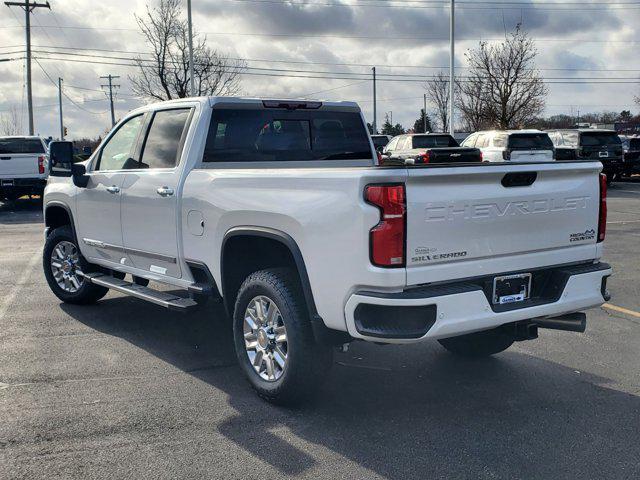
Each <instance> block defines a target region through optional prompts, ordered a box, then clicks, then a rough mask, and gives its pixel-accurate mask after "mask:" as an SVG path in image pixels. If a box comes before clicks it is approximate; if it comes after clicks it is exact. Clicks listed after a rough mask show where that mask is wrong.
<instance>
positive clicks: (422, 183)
mask: <svg viewBox="0 0 640 480" xmlns="http://www.w3.org/2000/svg"><path fill="white" fill-rule="evenodd" d="M71 153H72V149H71V145H70V144H69V143H68V142H54V143H52V145H51V147H50V155H51V162H52V165H53V167H52V172H51V175H52V176H51V177H50V179H49V182H48V185H47V188H46V192H45V201H44V212H45V221H46V244H45V248H44V273H45V275H46V278H47V281H48V283H49V285H50V287H51V289H52V290H53V292H54V293H55V295H57V296H58V298H60V299H61V300H62V301H64V302H70V303H92V302H95V301H97V300H99V299H100V298H101V297H103V296H104V295H105V294H106V293H107V291H108V289H113V290H117V291H120V292H123V293H125V294H129V295H133V296H135V297H138V298H140V299H143V300H147V301H149V302H153V303H155V304H158V305H162V306H164V307H167V308H170V309H174V310H179V311H189V310H190V309H192V308H197V307H198V306H199V305H200V304H201V303H202V302H203V301H204V300H206V299H207V298H208V297H211V298H213V299H217V300H221V301H223V302H224V305H225V306H226V310H227V312H228V314H229V317H230V319H231V320H230V321H233V328H234V336H235V347H236V351H237V356H238V360H239V362H240V365H241V366H242V369H243V370H244V372H245V374H246V375H247V378H248V379H249V381H250V382H251V384H252V385H253V387H254V388H255V389H256V390H257V391H258V393H259V394H260V395H261V396H262V397H264V398H266V399H268V400H271V401H274V402H291V401H296V400H300V399H302V398H304V397H306V396H308V395H309V394H310V393H311V392H312V391H313V390H314V389H315V388H316V387H317V386H318V385H319V384H320V383H321V382H320V381H321V380H322V379H323V378H324V377H325V375H326V373H327V372H328V370H329V368H330V365H331V363H332V357H331V354H332V348H333V347H334V346H340V345H343V344H345V343H347V342H349V341H351V340H353V339H360V340H367V341H372V342H382V343H385V342H386V343H411V342H420V341H424V340H429V339H437V340H439V341H440V343H441V344H442V345H443V346H444V347H445V348H446V349H448V350H450V351H451V352H454V353H457V354H461V355H472V356H482V355H491V354H494V353H498V352H500V351H503V350H505V349H507V348H508V347H509V346H510V345H511V344H512V343H513V342H514V341H518V340H528V339H533V338H536V337H537V329H538V328H556V329H562V330H571V331H584V328H585V315H584V313H580V311H581V310H583V309H587V308H590V307H594V306H597V305H600V304H602V303H603V302H604V301H605V300H606V299H607V298H608V293H607V290H606V280H607V277H609V276H610V275H611V268H610V267H609V265H607V264H605V263H602V262H600V261H599V258H600V256H601V254H602V240H603V239H604V235H605V224H606V200H605V196H606V184H605V183H603V180H602V176H600V175H599V172H600V170H601V169H602V165H601V164H600V163H599V162H594V161H570V162H555V163H539V164H532V163H526V162H520V163H518V164H510V163H482V164H480V163H473V164H461V163H456V164H446V163H443V164H433V165H428V164H427V165H420V166H417V165H415V166H411V165H408V166H391V167H384V166H379V165H378V159H377V155H376V151H375V149H374V146H373V144H372V142H371V140H370V137H369V136H368V134H367V130H366V127H365V121H364V119H363V117H362V114H361V112H360V109H359V108H358V106H357V105H356V104H355V103H350V102H336V103H329V102H322V103H321V102H306V101H289V100H287V101H279V100H258V99H239V98H219V97H216V98H193V99H183V100H176V101H170V102H163V103H157V104H154V105H150V106H147V107H144V108H141V109H138V110H135V111H132V112H131V113H129V114H128V115H127V116H126V117H125V118H124V119H123V120H122V121H121V122H120V123H119V124H118V125H117V126H116V127H115V128H114V129H113V130H112V131H111V133H110V134H109V135H108V136H107V137H106V138H105V139H104V141H103V142H102V144H101V145H100V147H99V148H98V149H97V150H96V152H95V153H94V154H93V155H92V157H91V158H90V159H88V160H87V161H86V162H84V163H81V164H72V163H71ZM150 280H152V281H154V282H157V283H155V284H153V285H155V286H156V288H155V289H152V288H149V286H148V284H149V281H150ZM158 283H159V284H160V286H158ZM161 284H164V285H167V286H170V287H171V290H172V291H176V290H177V291H178V292H179V291H180V290H182V291H183V292H184V295H179V294H176V293H168V292H167V290H168V289H166V288H165V289H162V288H161V287H162V285H161Z"/></svg>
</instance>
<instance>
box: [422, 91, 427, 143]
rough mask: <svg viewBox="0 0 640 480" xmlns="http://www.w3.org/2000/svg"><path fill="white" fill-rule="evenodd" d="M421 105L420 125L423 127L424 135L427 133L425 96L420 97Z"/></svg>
mask: <svg viewBox="0 0 640 480" xmlns="http://www.w3.org/2000/svg"><path fill="white" fill-rule="evenodd" d="M422 104H423V105H424V107H423V110H422V125H423V126H424V133H427V94H426V93H424V94H423V95H422Z"/></svg>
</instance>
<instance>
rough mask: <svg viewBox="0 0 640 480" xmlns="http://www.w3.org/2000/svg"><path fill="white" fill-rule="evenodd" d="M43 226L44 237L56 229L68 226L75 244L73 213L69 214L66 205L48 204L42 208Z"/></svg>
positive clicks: (69, 210) (76, 238)
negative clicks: (44, 228)
mask: <svg viewBox="0 0 640 480" xmlns="http://www.w3.org/2000/svg"><path fill="white" fill-rule="evenodd" d="M44 224H45V227H46V236H49V234H50V233H51V232H52V231H53V230H54V229H56V228H59V227H62V226H64V225H69V226H70V227H71V231H72V232H73V238H74V239H75V240H76V243H77V242H78V236H77V235H76V227H75V222H74V221H73V213H71V209H70V208H69V206H68V205H66V204H64V203H62V202H55V201H53V202H48V203H47V204H46V206H45V207H44Z"/></svg>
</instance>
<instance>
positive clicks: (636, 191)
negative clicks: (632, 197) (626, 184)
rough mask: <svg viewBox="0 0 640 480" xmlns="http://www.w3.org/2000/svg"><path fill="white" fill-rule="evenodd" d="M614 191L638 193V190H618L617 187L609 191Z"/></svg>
mask: <svg viewBox="0 0 640 480" xmlns="http://www.w3.org/2000/svg"><path fill="white" fill-rule="evenodd" d="M614 192H623V193H635V194H636V195H637V194H639V193H640V191H638V190H618V189H616V190H611V193H614Z"/></svg>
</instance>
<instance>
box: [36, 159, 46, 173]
mask: <svg viewBox="0 0 640 480" xmlns="http://www.w3.org/2000/svg"><path fill="white" fill-rule="evenodd" d="M44 160H45V158H44V155H40V156H39V157H38V173H39V174H40V175H42V174H43V173H44Z"/></svg>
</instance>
